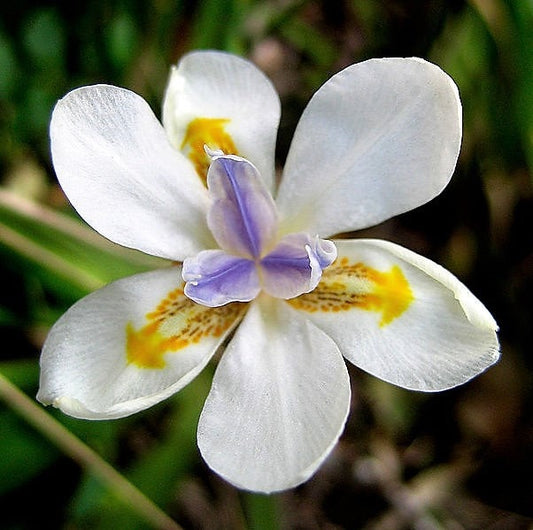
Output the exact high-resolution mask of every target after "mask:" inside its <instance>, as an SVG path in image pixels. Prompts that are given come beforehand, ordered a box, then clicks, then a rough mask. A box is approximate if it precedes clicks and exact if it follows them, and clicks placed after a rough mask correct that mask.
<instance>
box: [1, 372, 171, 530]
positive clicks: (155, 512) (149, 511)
mask: <svg viewBox="0 0 533 530" xmlns="http://www.w3.org/2000/svg"><path fill="white" fill-rule="evenodd" d="M0 398H1V399H3V400H4V401H5V402H6V403H7V404H8V405H9V406H10V407H11V408H12V409H13V410H15V411H16V412H17V413H18V414H20V415H21V416H22V417H23V418H24V419H25V420H26V421H27V422H28V423H29V424H31V425H32V426H33V427H34V428H35V429H36V430H38V431H39V432H40V433H41V434H42V435H44V436H45V437H46V438H48V439H49V440H50V441H51V442H52V443H53V444H55V445H56V446H57V447H58V448H59V449H61V451H62V452H63V453H65V454H66V455H68V456H69V457H70V458H72V459H73V460H74V461H75V462H77V463H78V464H79V465H80V466H81V467H83V468H84V469H86V470H87V471H89V472H91V473H93V474H94V475H95V476H97V477H98V478H100V480H101V481H102V482H103V483H104V484H106V485H107V487H109V489H110V490H111V491H113V493H114V494H115V495H117V497H119V498H120V499H121V500H122V501H123V502H124V503H126V504H127V505H128V506H130V508H131V509H132V510H135V511H136V512H137V513H138V514H139V515H140V516H141V517H143V518H144V519H145V520H146V521H147V522H149V523H150V524H151V525H152V526H153V527H154V528H158V529H160V530H181V527H180V526H179V525H178V524H177V523H176V522H175V521H174V520H172V519H171V518H170V517H169V516H168V515H167V514H166V513H165V512H163V511H162V510H161V509H160V508H159V507H158V506H156V505H155V504H154V503H153V502H152V501H151V500H150V499H149V498H148V497H146V495H144V493H142V492H141V491H140V490H139V489H137V488H136V487H135V486H134V485H133V484H132V483H131V482H130V481H128V480H127V479H126V478H125V477H124V476H123V475H121V474H120V473H119V472H118V471H117V470H116V469H115V468H114V467H113V466H111V465H110V464H109V463H108V462H106V461H105V460H104V459H103V458H102V457H101V456H100V455H98V454H97V453H96V452H95V451H93V450H92V449H91V448H90V447H89V446H87V445H85V444H84V443H83V442H82V441H81V440H80V439H79V438H77V437H76V436H74V435H73V434H72V433H71V432H70V431H69V430H68V429H66V428H65V427H64V426H63V425H61V423H59V422H58V421H57V420H56V419H54V418H53V417H52V416H50V415H49V414H48V413H47V412H45V411H44V410H43V409H42V408H41V407H40V406H39V405H37V404H36V403H35V402H34V401H33V400H32V399H30V398H29V397H28V396H27V395H26V394H24V392H22V391H21V390H20V389H19V388H18V387H17V386H15V385H13V384H12V383H11V382H10V381H9V380H8V379H6V378H5V377H4V376H3V375H2V374H0Z"/></svg>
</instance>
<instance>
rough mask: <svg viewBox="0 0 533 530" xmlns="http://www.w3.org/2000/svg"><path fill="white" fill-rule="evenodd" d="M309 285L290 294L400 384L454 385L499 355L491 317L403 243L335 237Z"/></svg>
mask: <svg viewBox="0 0 533 530" xmlns="http://www.w3.org/2000/svg"><path fill="white" fill-rule="evenodd" d="M335 244H336V245H337V251H338V256H339V257H338V260H337V262H336V263H335V264H334V265H332V266H331V267H330V268H329V269H326V270H325V271H324V273H323V276H322V282H321V283H320V284H319V285H318V287H317V289H316V290H315V291H313V292H312V293H309V294H308V295H303V296H301V297H300V298H298V299H295V300H294V301H290V302H291V305H292V306H293V307H296V308H297V309H300V310H302V311H303V312H304V313H305V314H306V315H307V316H308V318H310V319H311V320H312V321H313V322H314V323H315V324H316V325H317V326H319V327H320V328H321V329H323V330H324V331H325V332H326V333H327V334H328V335H329V336H330V337H331V338H333V340H335V342H336V343H337V345H338V346H339V348H340V350H341V352H342V353H343V354H344V356H345V357H346V358H347V359H348V360H350V361H351V362H353V363H354V364H355V365H356V366H358V367H360V368H362V369H363V370H366V371H367V372H369V373H371V374H373V375H375V376H377V377H379V378H381V379H384V380H385V381H388V382H390V383H394V384H396V385H399V386H401V387H405V388H410V389H414V390H424V391H437V390H445V389H447V388H452V387H454V386H457V385H460V384H462V383H464V382H466V381H468V380H469V379H471V378H472V377H474V376H476V375H478V374H479V373H481V372H482V371H484V370H486V369H487V368H488V367H489V366H491V365H492V364H493V363H495V362H496V361H497V360H498V358H499V351H498V349H499V348H498V339H497V336H496V331H497V329H498V327H497V325H496V322H495V321H494V319H493V318H492V316H491V314H490V313H489V312H488V310H487V309H486V308H485V306H483V304H482V303H481V302H480V301H479V300H478V299H477V298H476V297H475V296H474V295H473V294H472V293H471V292H470V291H469V290H468V289H467V288H466V287H465V286H464V285H463V284H462V283H461V282H460V281H459V280H458V279H457V278H456V277H455V276H453V275H452V274H451V273H450V272H448V271H446V270H445V269H443V268H442V267H440V266H439V265H437V264H436V263H434V262H432V261H430V260H428V259H426V258H423V257H422V256H420V255H418V254H415V253H414V252H411V251H409V250H407V249H405V248H403V247H400V246H398V245H395V244H393V243H389V242H387V241H377V240H357V241H348V240H344V241H342V240H337V241H335Z"/></svg>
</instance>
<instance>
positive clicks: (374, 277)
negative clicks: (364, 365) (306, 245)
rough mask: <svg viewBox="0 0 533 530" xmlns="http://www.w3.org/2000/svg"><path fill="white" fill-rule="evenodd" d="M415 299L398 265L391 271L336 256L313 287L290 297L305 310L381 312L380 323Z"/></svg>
mask: <svg viewBox="0 0 533 530" xmlns="http://www.w3.org/2000/svg"><path fill="white" fill-rule="evenodd" d="M413 300H414V295H413V292H412V290H411V287H410V285H409V282H408V281H407V279H406V277H405V276H404V274H403V272H402V269H401V268H400V267H399V266H398V265H393V266H392V267H391V269H390V270H389V271H388V272H381V271H378V270H376V269H373V268H371V267H369V266H367V265H365V264H364V263H350V262H349V260H348V258H342V259H341V260H337V261H336V262H335V263H334V264H333V265H332V266H331V267H329V268H328V269H326V270H325V271H324V273H323V274H322V279H321V280H320V283H319V284H318V286H317V287H316V289H315V290H314V291H311V292H310V293H307V294H303V295H301V296H299V297H297V298H293V299H292V300H287V302H288V303H289V304H291V305H292V306H293V307H294V308H296V309H300V310H302V311H308V312H311V313H313V312H315V311H324V312H330V311H349V310H351V309H364V310H366V311H375V312H377V313H380V314H381V320H380V322H379V325H380V327H383V326H386V325H387V324H390V323H391V322H392V321H393V320H394V319H395V318H398V317H399V316H400V315H401V314H402V313H403V312H404V311H405V310H406V309H407V308H408V307H409V305H410V304H411V302H412V301H413Z"/></svg>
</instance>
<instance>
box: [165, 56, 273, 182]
mask: <svg viewBox="0 0 533 530" xmlns="http://www.w3.org/2000/svg"><path fill="white" fill-rule="evenodd" d="M279 117H280V102H279V97H278V95H277V93H276V90H275V89H274V87H273V86H272V83H271V82H270V81H269V80H268V78H267V77H266V76H265V75H264V74H263V73H262V72H261V71H260V70H259V69H258V68H257V67H255V66H254V65H253V64H252V63H251V62H249V61H246V60H244V59H241V58H239V57H236V56H234V55H230V54H227V53H223V52H217V51H197V52H192V53H189V54H187V55H185V56H184V57H183V58H182V59H181V60H180V62H179V64H178V66H177V67H176V68H174V69H173V70H172V72H171V74H170V79H169V83H168V87H167V92H166V97H165V101H164V105H163V123H164V125H165V129H166V130H167V132H168V135H169V138H170V139H171V142H172V143H173V145H174V146H175V147H176V148H177V149H181V148H182V145H183V141H184V139H185V134H186V131H187V127H188V126H189V124H190V123H191V122H192V121H193V120H195V119H197V118H222V119H226V120H228V122H227V123H225V124H224V131H225V132H227V133H228V134H229V135H230V137H231V139H232V141H233V143H234V145H235V147H236V149H237V152H236V153H228V152H226V153H225V154H237V155H239V156H242V157H244V158H247V159H248V160H250V162H252V163H253V164H254V165H255V166H256V167H257V169H258V170H259V172H260V173H261V176H262V178H263V180H264V182H265V184H266V185H267V187H268V188H269V190H272V189H273V188H274V149H275V144H276V134H277V129H278V124H279ZM209 147H212V148H216V147H217V146H216V145H213V146H209Z"/></svg>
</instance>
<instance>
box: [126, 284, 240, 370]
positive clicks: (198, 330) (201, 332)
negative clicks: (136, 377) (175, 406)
mask: <svg viewBox="0 0 533 530" xmlns="http://www.w3.org/2000/svg"><path fill="white" fill-rule="evenodd" d="M245 308H246V304H242V303H238V302H235V303H231V304H227V305H224V306H222V307H205V306H202V305H200V304H197V303H195V302H193V301H192V300H190V299H189V298H187V297H186V296H185V295H184V294H183V289H181V288H178V289H175V290H173V291H171V292H169V293H168V294H167V296H166V297H165V298H164V299H163V300H161V302H160V303H159V305H158V306H157V307H156V308H155V310H154V311H151V312H150V313H148V314H147V315H146V320H147V323H146V324H145V325H144V326H143V327H142V328H140V329H135V328H134V326H133V324H132V323H131V322H129V323H128V324H127V326H126V358H127V361H128V363H130V364H134V365H136V366H137V367H139V368H152V369H162V368H165V366H166V363H165V359H164V356H165V355H166V354H168V353H175V352H177V351H179V350H181V349H183V348H186V347H187V346H190V345H191V344H197V343H199V342H200V341H201V340H202V339H204V338H207V337H211V338H213V337H214V338H217V337H220V336H221V335H222V334H223V333H224V332H225V331H227V330H228V329H229V328H230V327H231V326H233V324H234V323H235V322H236V321H237V320H238V319H240V318H241V317H242V315H243V314H244V310H245Z"/></svg>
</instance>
